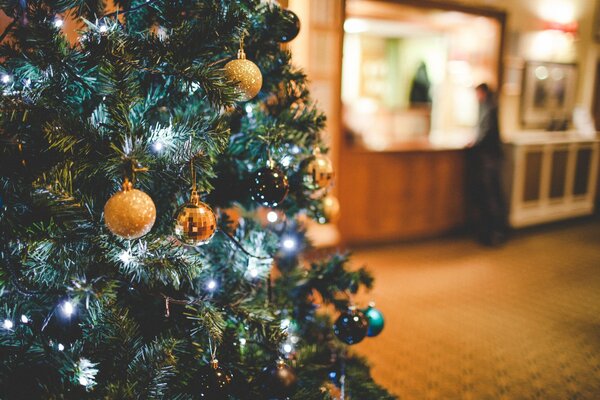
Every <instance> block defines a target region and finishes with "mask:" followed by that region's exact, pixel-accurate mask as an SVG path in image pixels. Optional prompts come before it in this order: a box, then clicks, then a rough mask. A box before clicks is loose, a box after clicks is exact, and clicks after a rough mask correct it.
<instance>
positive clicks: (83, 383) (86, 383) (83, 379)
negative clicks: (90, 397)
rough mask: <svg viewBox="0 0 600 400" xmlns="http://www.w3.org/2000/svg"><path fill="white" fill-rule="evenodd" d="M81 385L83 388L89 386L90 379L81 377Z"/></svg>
mask: <svg viewBox="0 0 600 400" xmlns="http://www.w3.org/2000/svg"><path fill="white" fill-rule="evenodd" d="M79 384H80V385H81V386H87V385H88V384H89V382H88V379H87V378H86V377H85V376H80V377H79Z"/></svg>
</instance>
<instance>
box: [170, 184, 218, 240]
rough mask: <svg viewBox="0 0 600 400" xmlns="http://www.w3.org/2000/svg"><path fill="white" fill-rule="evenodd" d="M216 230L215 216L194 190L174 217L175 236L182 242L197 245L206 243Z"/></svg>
mask: <svg viewBox="0 0 600 400" xmlns="http://www.w3.org/2000/svg"><path fill="white" fill-rule="evenodd" d="M216 231H217V216H216V215H215V213H214V212H213V210H212V209H211V208H210V207H209V206H208V204H206V203H203V202H202V201H200V196H199V195H198V193H197V192H196V191H193V192H192V195H191V197H190V201H189V202H187V203H186V204H184V205H183V206H182V207H181V208H180V209H179V211H178V212H177V217H176V218H175V236H176V237H177V239H179V241H180V242H182V243H183V244H187V245H189V246H199V245H202V244H206V243H208V242H209V241H210V239H211V238H212V237H213V236H214V234H215V232H216Z"/></svg>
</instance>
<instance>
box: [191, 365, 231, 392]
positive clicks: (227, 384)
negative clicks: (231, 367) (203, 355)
mask: <svg viewBox="0 0 600 400" xmlns="http://www.w3.org/2000/svg"><path fill="white" fill-rule="evenodd" d="M232 379H233V378H232V376H231V374H230V373H229V372H227V371H225V370H224V369H223V368H221V367H220V366H219V361H217V360H212V361H211V362H210V365H209V366H207V367H206V368H204V370H203V371H202V376H201V378H200V384H199V390H200V397H201V398H203V399H207V400H222V399H226V398H228V394H229V392H230V390H231V381H232Z"/></svg>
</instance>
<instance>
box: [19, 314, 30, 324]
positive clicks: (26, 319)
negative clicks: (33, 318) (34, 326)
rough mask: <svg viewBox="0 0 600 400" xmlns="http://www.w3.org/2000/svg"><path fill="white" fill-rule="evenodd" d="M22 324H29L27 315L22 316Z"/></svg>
mask: <svg viewBox="0 0 600 400" xmlns="http://www.w3.org/2000/svg"><path fill="white" fill-rule="evenodd" d="M21 322H22V323H24V324H27V323H29V318H27V315H25V314H23V315H21Z"/></svg>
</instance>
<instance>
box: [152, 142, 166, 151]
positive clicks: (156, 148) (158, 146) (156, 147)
mask: <svg viewBox="0 0 600 400" xmlns="http://www.w3.org/2000/svg"><path fill="white" fill-rule="evenodd" d="M152 148H153V149H154V151H156V152H157V153H160V152H161V151H163V149H164V148H165V145H164V144H163V142H161V141H160V140H158V141H156V142H154V144H153V145H152Z"/></svg>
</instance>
